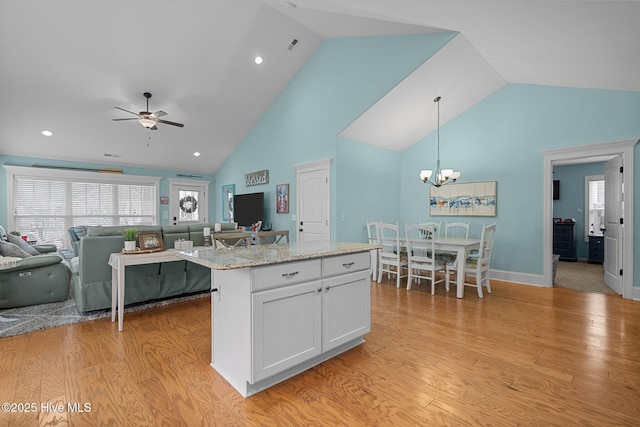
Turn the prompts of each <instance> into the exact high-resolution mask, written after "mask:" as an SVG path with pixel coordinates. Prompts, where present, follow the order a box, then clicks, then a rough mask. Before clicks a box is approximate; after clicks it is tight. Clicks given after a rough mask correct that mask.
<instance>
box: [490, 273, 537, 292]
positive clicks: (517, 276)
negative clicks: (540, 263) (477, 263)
mask: <svg viewBox="0 0 640 427" xmlns="http://www.w3.org/2000/svg"><path fill="white" fill-rule="evenodd" d="M490 276H491V278H492V279H495V280H502V281H504V282H512V283H518V284H521V285H529V286H539V287H542V288H544V287H545V285H544V276H543V275H542V274H530V273H518V272H515V271H505V270H491V274H490Z"/></svg>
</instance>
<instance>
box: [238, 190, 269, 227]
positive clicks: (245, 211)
mask: <svg viewBox="0 0 640 427" xmlns="http://www.w3.org/2000/svg"><path fill="white" fill-rule="evenodd" d="M233 220H234V221H235V222H237V223H238V225H241V226H243V227H247V226H250V225H253V224H255V223H256V222H258V221H263V222H264V193H249V194H236V195H235V196H233Z"/></svg>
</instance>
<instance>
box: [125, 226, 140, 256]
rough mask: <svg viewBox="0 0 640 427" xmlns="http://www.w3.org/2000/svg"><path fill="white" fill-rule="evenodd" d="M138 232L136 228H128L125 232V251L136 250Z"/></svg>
mask: <svg viewBox="0 0 640 427" xmlns="http://www.w3.org/2000/svg"><path fill="white" fill-rule="evenodd" d="M137 234H138V232H137V231H136V229H135V228H127V229H126V230H124V250H125V251H127V252H132V251H135V250H136V235H137Z"/></svg>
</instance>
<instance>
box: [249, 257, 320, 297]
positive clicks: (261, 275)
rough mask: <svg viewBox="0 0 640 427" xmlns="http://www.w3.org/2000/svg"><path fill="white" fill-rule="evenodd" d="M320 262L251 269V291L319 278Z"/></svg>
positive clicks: (317, 260)
mask: <svg viewBox="0 0 640 427" xmlns="http://www.w3.org/2000/svg"><path fill="white" fill-rule="evenodd" d="M321 265H322V264H321V260H320V259H311V260H308V261H294V262H287V263H283V264H274V265H265V266H262V267H254V268H252V269H251V291H252V292H256V291H262V290H265V289H272V288H278V287H281V286H288V285H294V284H296V283H303V282H309V281H311V280H317V279H319V278H320V272H321V269H322V267H321Z"/></svg>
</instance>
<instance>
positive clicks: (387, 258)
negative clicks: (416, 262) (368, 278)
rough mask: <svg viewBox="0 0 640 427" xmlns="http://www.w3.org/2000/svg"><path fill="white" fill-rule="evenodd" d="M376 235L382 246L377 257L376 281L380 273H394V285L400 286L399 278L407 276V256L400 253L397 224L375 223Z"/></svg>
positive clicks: (379, 278)
mask: <svg viewBox="0 0 640 427" xmlns="http://www.w3.org/2000/svg"><path fill="white" fill-rule="evenodd" d="M376 236H377V238H378V244H379V245H381V246H382V249H381V250H380V255H379V257H378V283H380V281H381V280H382V274H383V273H385V272H386V273H387V277H391V274H395V275H396V287H397V288H399V287H400V279H402V278H404V277H407V265H408V264H407V257H406V254H405V255H404V256H403V255H402V253H401V249H402V246H401V245H400V235H399V232H398V225H397V224H387V223H381V222H380V223H377V224H376Z"/></svg>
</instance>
